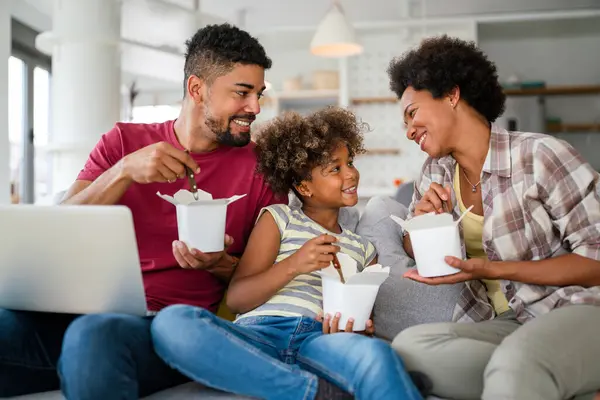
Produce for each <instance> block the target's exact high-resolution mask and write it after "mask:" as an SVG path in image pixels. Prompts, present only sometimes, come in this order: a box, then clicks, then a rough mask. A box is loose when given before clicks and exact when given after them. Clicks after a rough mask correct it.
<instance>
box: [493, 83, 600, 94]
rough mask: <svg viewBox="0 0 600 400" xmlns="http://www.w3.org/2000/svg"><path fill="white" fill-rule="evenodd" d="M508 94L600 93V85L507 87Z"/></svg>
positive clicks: (505, 91) (506, 92)
mask: <svg viewBox="0 0 600 400" xmlns="http://www.w3.org/2000/svg"><path fill="white" fill-rule="evenodd" d="M504 93H505V94H506V95H507V96H565V95H582V94H600V85H586V86H548V87H544V88H531V89H505V90H504Z"/></svg>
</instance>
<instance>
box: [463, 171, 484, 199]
mask: <svg viewBox="0 0 600 400" xmlns="http://www.w3.org/2000/svg"><path fill="white" fill-rule="evenodd" d="M461 170H462V172H463V175H464V176H465V179H466V180H467V182H469V185H471V192H473V193H475V192H477V186H479V184H480V183H481V179H480V180H479V182H477V183H476V184H474V185H473V184H472V183H471V181H470V180H469V177H468V176H467V173H466V172H465V169H464V168H461Z"/></svg>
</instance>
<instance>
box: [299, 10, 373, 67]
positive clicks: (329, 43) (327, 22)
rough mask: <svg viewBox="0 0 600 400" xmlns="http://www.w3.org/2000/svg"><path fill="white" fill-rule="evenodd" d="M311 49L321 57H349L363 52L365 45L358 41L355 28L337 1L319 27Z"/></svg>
mask: <svg viewBox="0 0 600 400" xmlns="http://www.w3.org/2000/svg"><path fill="white" fill-rule="evenodd" d="M310 51H311V53H313V54H314V55H316V56H321V57H348V56H353V55H356V54H360V53H362V51H363V47H362V46H361V45H360V44H358V42H357V41H356V37H355V35H354V29H353V28H352V26H350V24H349V23H348V21H347V20H346V17H345V16H344V13H343V12H342V10H341V9H340V8H339V7H338V5H337V4H336V3H334V4H333V6H332V7H331V9H330V10H329V12H328V13H327V15H325V18H323V20H322V21H321V23H320V24H319V26H318V27H317V31H316V32H315V35H314V36H313V38H312V41H311V43H310Z"/></svg>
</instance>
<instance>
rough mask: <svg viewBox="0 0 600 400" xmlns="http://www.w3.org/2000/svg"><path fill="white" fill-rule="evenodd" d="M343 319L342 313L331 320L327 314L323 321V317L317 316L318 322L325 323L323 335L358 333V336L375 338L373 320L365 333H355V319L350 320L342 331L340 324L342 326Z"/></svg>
mask: <svg viewBox="0 0 600 400" xmlns="http://www.w3.org/2000/svg"><path fill="white" fill-rule="evenodd" d="M341 317H342V314H340V313H336V314H335V315H334V316H333V319H332V318H331V315H330V314H326V315H325V319H323V315H322V314H319V315H318V316H317V321H319V322H322V323H323V334H325V335H328V334H330V333H338V332H349V333H358V334H362V335H365V336H373V335H374V334H375V326H374V325H373V321H372V320H368V321H367V326H366V329H365V330H364V331H356V332H355V331H354V330H353V329H354V318H348V322H346V326H345V327H344V330H340V329H339V324H340V318H341Z"/></svg>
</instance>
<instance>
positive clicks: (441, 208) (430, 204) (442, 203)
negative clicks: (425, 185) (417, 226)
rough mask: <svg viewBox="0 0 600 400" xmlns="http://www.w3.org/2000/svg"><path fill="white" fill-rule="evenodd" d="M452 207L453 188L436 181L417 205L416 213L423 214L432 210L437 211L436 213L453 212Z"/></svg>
mask: <svg viewBox="0 0 600 400" xmlns="http://www.w3.org/2000/svg"><path fill="white" fill-rule="evenodd" d="M452 209H453V206H452V188H451V187H450V186H446V187H445V188H444V187H442V185H440V184H439V183H435V182H434V183H432V184H431V186H429V190H427V191H426V192H425V194H424V195H423V197H422V198H421V200H420V201H419V202H418V203H417V205H416V206H415V215H423V214H428V213H430V212H435V213H436V214H441V213H444V212H449V213H451V212H452Z"/></svg>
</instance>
